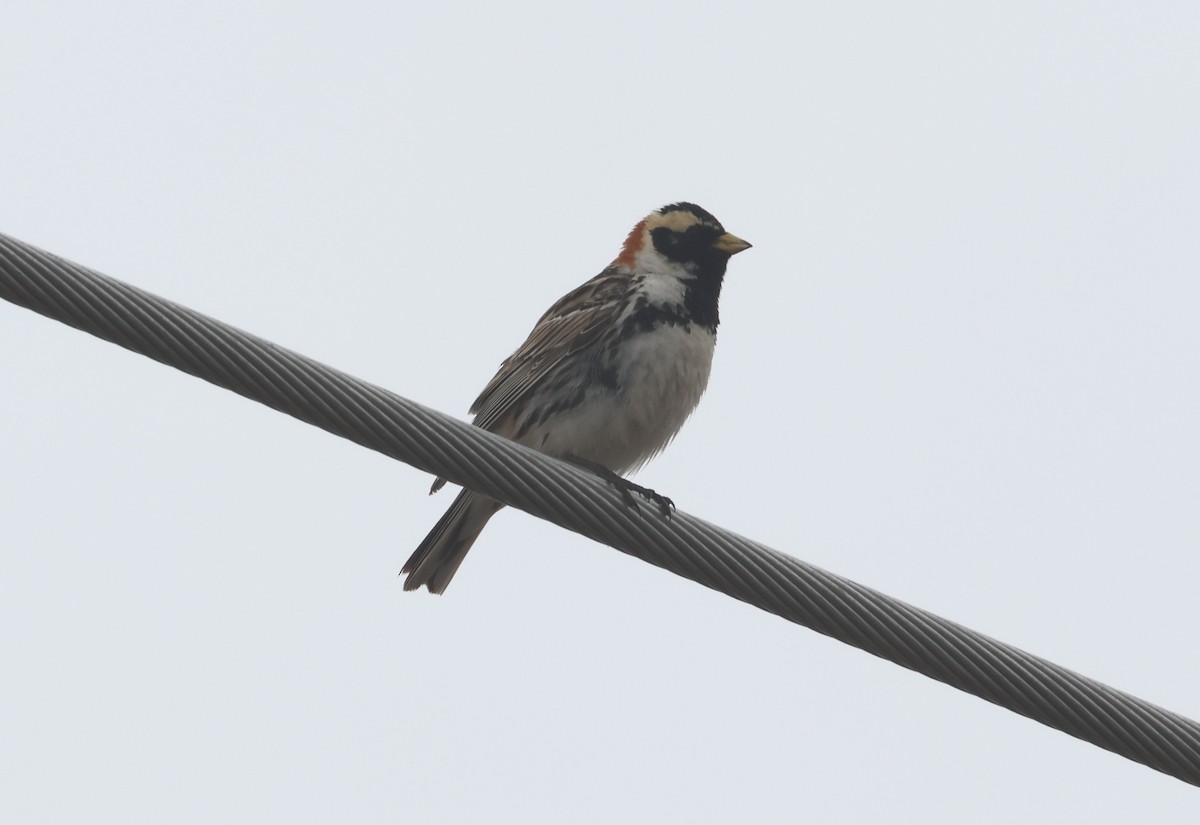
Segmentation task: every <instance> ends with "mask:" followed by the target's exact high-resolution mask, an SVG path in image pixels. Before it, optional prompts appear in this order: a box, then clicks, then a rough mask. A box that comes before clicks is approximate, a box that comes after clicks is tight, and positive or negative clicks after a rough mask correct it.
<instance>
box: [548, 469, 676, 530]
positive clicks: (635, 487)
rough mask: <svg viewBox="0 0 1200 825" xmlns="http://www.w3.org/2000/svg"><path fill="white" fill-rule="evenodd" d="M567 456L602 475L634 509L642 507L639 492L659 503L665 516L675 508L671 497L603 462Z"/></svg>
mask: <svg viewBox="0 0 1200 825" xmlns="http://www.w3.org/2000/svg"><path fill="white" fill-rule="evenodd" d="M565 458H566V460H567V461H569V462H571V463H572V464H575V465H578V466H580V467H583V468H584V469H585V470H591V471H592V472H593V473H595V474H596V475H598V476H600V478H602V479H604V480H605V481H607V482H608V483H609V484H611V485H612V486H613V487H615V488H616V489H617V492H618V493H620V494H621V500H622V501H624V502H625V503H626V504H628V505H629V506H630V507H632V508H633V509H635V510H638V509H641V508H640V507H639V506H638V502H637V499H636V498H634V497H633V494H634V493H637V494H638V495H639V496H641V497H642V498H644V499H645V500H646V501H652V502H654V503H655V504H657V505H658V509H659V511H661V512H662V514H663V515H664V516H666V517H667V518H670V517H671V511H672V510H674V509H675V502H673V501H671V499H669V498H667V497H666V496H664V495H660V494H659V493H656V492H655V491H654V490H651V489H650V488H649V487H643V486H642V485H640V484H634V483H633V482H632V481H630V480H629V479H627V478H625V477H623V476H620V475H617V474H616V473H614V472H613V471H612V470H610V469H608V468H607V467H605V466H604V465H603V464H597V463H596V462H595V461H588V460H587V459H583V458H579V457H578V456H573V455H570V456H566V457H565Z"/></svg>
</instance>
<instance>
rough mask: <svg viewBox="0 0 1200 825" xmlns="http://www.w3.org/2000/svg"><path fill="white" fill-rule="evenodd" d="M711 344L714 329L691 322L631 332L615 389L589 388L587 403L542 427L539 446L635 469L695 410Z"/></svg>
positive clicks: (709, 360) (620, 470)
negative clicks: (691, 323) (591, 389)
mask: <svg viewBox="0 0 1200 825" xmlns="http://www.w3.org/2000/svg"><path fill="white" fill-rule="evenodd" d="M715 344H716V336H715V335H714V334H713V333H712V332H709V331H708V330H706V329H703V328H701V327H697V326H695V325H690V326H689V327H687V328H686V330H685V328H684V327H683V326H679V325H676V326H667V325H664V326H661V327H659V328H657V329H655V330H653V331H651V332H646V333H642V334H638V335H633V336H631V337H630V338H628V339H626V340H625V341H624V342H623V343H622V349H621V355H620V358H619V362H618V363H619V365H618V367H617V376H616V379H617V386H618V389H617V391H616V392H612V391H608V390H600V388H596V391H595V392H592V393H589V398H588V401H587V403H584V404H581V405H579V406H578V407H576V408H574V409H573V410H571V411H570V412H568V413H566V414H564V415H562V416H560V417H557V418H556V420H555V421H553V422H552V423H549V424H548V425H547V427H546V428H545V430H544V431H543V432H542V433H540V434H539V437H538V440H540V441H541V442H542V444H541V447H540V448H541V449H542V450H543V451H545V452H548V453H550V454H552V455H573V456H577V457H579V458H583V459H587V460H588V461H595V462H599V463H600V464H603V465H604V466H606V467H608V468H609V469H611V470H613V471H615V472H618V473H626V472H630V471H632V470H635V469H637V468H638V467H640V466H641V465H642V464H644V463H645V462H646V461H647V460H649V459H650V458H652V457H653V456H654V455H656V454H657V453H658V452H659V451H660V450H662V448H663V447H665V446H667V444H668V443H670V441H671V439H672V438H674V437H675V434H676V433H677V432H679V428H680V427H682V426H683V423H684V422H685V421H686V420H687V418H688V416H689V415H691V414H692V411H693V410H694V409H695V408H696V404H697V403H698V402H699V401H700V396H701V395H703V394H704V390H705V388H706V387H707V386H708V376H709V373H710V371H711V369H712V356H713V349H714V346H715ZM534 443H535V444H536V443H537V442H536V441H535V442H534Z"/></svg>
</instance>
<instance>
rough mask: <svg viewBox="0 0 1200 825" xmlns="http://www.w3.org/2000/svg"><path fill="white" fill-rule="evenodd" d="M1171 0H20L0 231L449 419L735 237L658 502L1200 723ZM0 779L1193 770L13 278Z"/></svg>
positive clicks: (507, 805)
mask: <svg viewBox="0 0 1200 825" xmlns="http://www.w3.org/2000/svg"><path fill="white" fill-rule="evenodd" d="M1197 43H1200V7H1198V6H1196V4H1194V3H1185V2H1180V3H1157V4H1135V3H1006V4H992V5H990V6H988V7H987V8H983V7H982V4H961V3H933V2H922V3H906V4H891V3H840V4H821V5H820V6H819V7H805V6H803V5H801V6H794V7H788V6H786V4H780V3H754V2H751V3H743V4H738V5H728V4H727V5H717V4H704V3H679V2H673V3H661V4H646V3H627V2H606V3H604V4H565V3H564V4H551V3H536V4H535V3H518V4H511V3H509V4H493V3H478V2H463V3H441V4H421V5H420V6H417V5H414V4H406V3H399V4H397V3H349V4H347V3H342V4H338V5H337V6H336V7H335V6H333V5H328V4H314V3H274V4H250V5H247V4H245V3H229V2H213V3H206V4H197V5H193V6H191V7H184V6H179V5H178V4H176V5H174V6H169V7H167V6H163V5H162V4H154V3H78V2H76V3H72V2H65V3H38V4H24V5H22V6H19V7H14V8H12V9H10V10H9V11H8V12H7V13H6V21H5V25H4V27H3V29H2V30H0V99H2V100H3V108H4V125H3V126H0V157H2V158H4V162H3V163H2V164H0V192H2V193H3V196H2V197H0V232H5V233H8V234H11V235H14V236H16V237H19V238H22V239H24V240H26V241H29V242H31V243H34V244H37V245H39V246H42V247H44V248H46V249H49V250H51V251H53V252H56V253H58V254H61V255H63V256H66V257H68V258H71V259H73V260H76V261H78V262H80V263H83V264H86V265H88V266H91V267H93V268H96V269H99V270H100V271H103V272H106V273H107V274H109V275H112V276H114V277H117V278H121V279H123V280H126V281H129V282H131V283H134V284H137V285H139V286H141V287H143V288H145V289H148V290H150V291H152V292H155V293H158V294H161V295H164V296H167V297H169V298H171V299H173V300H176V301H179V302H181V303H183V304H186V305H188V306H191V307H193V308H195V309H198V310H200V311H203V312H207V313H209V314H211V315H214V316H216V317H218V318H220V319H222V320H225V321H227V322H230V323H233V324H235V325H237V326H239V327H242V328H244V329H247V330H250V331H252V332H254V333H256V334H259V335H262V336H264V337H266V338H268V339H271V340H274V341H276V342H278V343H280V344H283V345H285V346H288V347H292V348H294V349H297V350H299V351H300V352H303V353H305V354H307V355H310V356H312V357H315V358H318V359H320V360H323V361H325V362H327V363H329V364H332V365H334V366H337V367H339V368H342V369H345V370H347V371H349V372H351V373H353V374H356V375H359V376H361V377H363V378H366V379H368V380H371V381H373V382H375V383H378V384H381V385H383V386H386V387H388V388H390V389H393V390H395V391H397V392H399V393H401V394H403V395H406V396H408V397H410V398H413V399H416V400H418V401H420V402H422V403H425V404H427V405H430V406H433V407H437V408H440V409H443V410H446V411H450V412H454V413H457V414H463V415H464V417H465V411H466V408H467V406H468V405H469V404H470V402H471V400H472V399H473V398H474V397H475V395H476V393H477V392H478V390H479V389H480V388H481V387H482V385H483V384H484V382H485V381H486V380H487V379H488V378H489V377H490V376H491V374H492V373H493V371H494V370H495V368H496V366H497V365H498V363H499V362H500V360H501V359H502V358H503V357H504V356H506V355H507V354H508V353H509V352H510V351H511V350H512V349H513V348H514V347H515V346H516V345H517V344H519V343H520V341H521V340H522V338H523V337H524V335H525V334H526V333H527V332H528V330H529V327H530V326H531V325H532V323H533V321H534V320H535V319H536V318H537V317H538V316H539V315H540V314H541V312H542V311H543V310H544V309H545V308H546V307H547V306H548V305H549V304H550V303H551V302H552V301H553V300H555V299H556V298H557V297H558V296H559V295H561V294H562V293H563V292H565V291H566V290H568V289H570V288H571V287H573V286H575V285H577V284H578V283H580V282H581V281H583V280H585V279H587V278H589V277H591V276H592V275H594V274H595V273H596V272H598V271H599V270H600V269H601V268H602V267H603V266H604V265H605V264H607V263H608V261H609V260H610V259H611V258H612V257H613V255H614V254H615V252H616V250H617V247H618V246H619V244H620V242H621V240H622V239H623V238H624V235H625V233H626V232H627V231H628V229H629V227H630V226H631V225H632V224H633V223H634V222H635V221H636V220H638V219H639V218H640V217H641V216H642V215H643V214H644V213H646V212H648V211H649V210H650V209H653V208H655V207H657V206H660V205H662V204H664V203H668V202H670V201H675V200H681V199H688V200H693V201H695V202H697V203H699V204H701V205H703V206H704V207H706V208H707V209H709V210H711V211H712V212H713V213H715V214H716V215H717V216H718V217H719V218H720V219H721V220H722V221H723V222H724V223H725V225H726V226H727V227H728V228H729V229H730V230H731V231H734V232H736V233H737V234H739V235H741V236H742V237H745V238H746V239H747V240H750V241H751V242H753V243H754V244H755V248H754V249H753V250H751V251H750V252H747V253H746V254H744V255H740V256H738V257H737V258H736V259H734V261H733V262H732V264H731V267H730V275H729V277H728V279H727V282H726V289H725V293H724V297H723V302H722V319H723V323H722V327H721V336H720V342H719V345H718V348H717V357H716V362H715V365H714V371H713V378H712V382H711V384H710V388H709V392H708V394H707V396H706V398H705V400H704V401H703V402H702V403H701V406H700V409H699V411H698V412H697V414H696V415H695V417H694V418H693V419H692V420H691V421H690V422H689V423H688V425H687V426H686V427H685V429H684V431H683V433H682V434H681V436H680V437H679V438H678V439H677V440H676V442H675V443H674V444H673V445H672V446H671V448H669V449H668V451H667V452H666V453H665V454H664V455H663V456H661V457H660V458H659V459H657V460H656V461H655V462H654V463H652V464H651V465H649V466H648V467H647V468H646V469H645V470H643V471H642V472H641V474H640V475H639V476H638V478H639V480H641V481H642V482H644V483H646V484H649V485H650V486H652V487H655V488H656V489H658V490H660V491H662V492H664V493H666V494H668V495H670V496H672V497H673V498H674V500H675V501H676V503H677V504H678V505H679V507H680V508H681V509H683V510H686V511H688V512H691V513H694V514H696V515H699V516H701V517H704V518H706V519H709V520H711V521H714V522H716V523H718V524H721V525H724V526H726V527H729V528H732V529H734V530H737V531H738V532H740V533H743V534H746V535H749V536H751V537H753V538H756V539H758V540H761V541H763V542H765V543H767V544H770V545H772V546H774V547H776V548H778V549H780V550H783V551H785V552H789V553H792V554H794V555H796V556H799V557H800V558H803V559H805V560H808V561H811V562H813V563H816V564H819V565H821V566H822V567H825V568H827V569H830V570H833V571H836V572H838V573H841V574H844V575H847V576H850V577H851V578H854V579H856V580H858V581H861V582H863V583H865V584H868V585H870V586H872V587H875V588H877V589H880V590H882V591H884V592H887V593H891V594H893V595H895V596H898V597H900V598H902V599H905V600H906V601H909V602H912V603H914V604H917V605H920V606H922V607H925V608H927V609H930V610H933V611H936V612H938V613H941V614H942V615H945V616H947V617H949V618H952V619H954V620H956V621H959V622H961V623H963V624H966V625H968V626H970V627H973V628H976V629H978V630H981V631H983V632H986V633H988V634H990V635H993V636H995V637H997V638H1000V639H1003V640H1005V641H1007V642H1010V643H1013V644H1016V645H1019V646H1021V647H1024V648H1025V649H1027V650H1030V651H1032V652H1034V653H1037V654H1039V655H1042V656H1045V657H1047V658H1049V659H1051V660H1053V661H1056V662H1058V663H1060V664H1063V665H1065V666H1068V667H1071V668H1073V669H1075V670H1078V671H1080V672H1082V673H1085V674H1088V675H1089V676H1092V677H1094V678H1098V679H1101V680H1103V681H1105V682H1108V683H1110V684H1112V685H1114V686H1116V687H1119V688H1121V689H1124V690H1127V691H1130V692H1132V693H1134V694H1137V695H1139V696H1142V697H1143V698H1146V699H1148V700H1150V701H1153V702H1156V703H1158V704H1161V705H1163V706H1165V707H1167V708H1170V709H1172V710H1175V711H1177V712H1180V713H1183V714H1185V715H1188V716H1191V717H1193V718H1195V717H1198V716H1200V662H1198V661H1197V653H1196V628H1197V626H1198V625H1200V606H1198V604H1197V599H1196V596H1195V593H1196V582H1197V581H1198V580H1200V554H1198V552H1197V550H1198V548H1200V516H1198V514H1197V513H1198V510H1197V502H1198V501H1200V424H1198V423H1197V422H1198V421H1200V381H1198V378H1197V376H1198V375H1200V323H1197V316H1198V315H1200V234H1198V233H1197V227H1198V226H1200V151H1198V150H1197V147H1198V146H1200V104H1198V103H1197V101H1200V50H1198V49H1197V46H1196V44H1197ZM0 388H2V389H0V391H2V392H3V395H4V398H5V403H4V404H2V405H0V464H2V466H3V468H4V470H3V472H0V502H2V503H0V512H2V515H3V522H4V528H3V551H2V556H0V558H2V559H3V562H4V572H3V575H2V576H0V655H2V656H3V659H4V662H5V676H4V678H3V680H2V683H0V685H2V686H0V820H3V821H5V822H21V823H40V822H46V823H49V822H56V823H57V822H89V823H90V822H114V823H117V822H119V823H129V822H173V823H176V822H178V823H186V822H195V823H213V822H288V823H305V822H314V823H316V822H331V821H341V822H363V823H376V822H378V823H388V822H447V823H454V822H571V823H611V822H623V823H639V822H646V823H651V822H653V823H658V822H691V823H721V822H731V821H755V822H792V821H814V822H826V821H832V822H869V821H879V820H882V819H884V818H885V817H886V818H887V819H888V821H891V822H921V823H961V822H982V823H1011V822H1014V821H1035V822H1037V821H1064V820H1071V821H1079V822H1083V821H1088V822H1100V823H1107V822H1133V821H1137V822H1157V823H1185V822H1186V823H1193V822H1195V821H1196V815H1197V812H1198V811H1200V802H1198V799H1200V798H1198V797H1197V791H1196V789H1195V788H1192V787H1189V786H1187V785H1184V784H1183V783H1181V782H1179V781H1177V780H1174V779H1170V778H1167V777H1165V776H1162V775H1160V774H1157V773H1155V772H1154V771H1152V770H1150V769H1148V768H1144V767H1142V766H1140V765H1137V764H1134V763H1132V762H1128V761H1126V760H1124V759H1122V758H1120V757H1116V756H1113V755H1111V754H1109V753H1107V752H1104V751H1102V750H1099V749H1097V748H1095V747H1093V746H1091V745H1086V744H1084V743H1081V742H1078V741H1076V740H1074V739H1071V738H1069V737H1067V736H1065V735H1063V734H1060V733H1057V732H1055V731H1052V730H1050V729H1048V728H1045V727H1042V726H1041V725H1038V724H1036V723H1033V722H1030V721H1028V720H1025V719H1023V718H1021V717H1018V716H1016V715H1014V714H1012V713H1009V712H1007V711H1004V710H1001V709H999V708H996V707H993V706H992V705H989V704H987V703H985V702H983V701H981V700H979V699H975V698H973V697H970V696H967V695H965V694H961V693H958V692H956V691H954V690H952V689H950V688H947V687H945V686H943V685H941V684H939V683H936V682H933V681H930V680H929V679H926V678H924V677H921V676H918V675H916V674H913V673H909V672H907V671H904V670H902V669H900V668H898V667H896V666H894V665H891V664H889V663H887V662H883V661H880V660H876V659H874V658H872V657H871V656H868V655H867V654H864V653H862V652H860V651H857V650H855V649H852V648H848V647H846V646H844V645H841V644H839V643H836V642H833V641H830V640H828V639H825V638H824V637H821V636H819V635H817V634H815V633H813V632H811V631H809V630H806V629H804V628H801V627H797V626H793V625H789V624H787V623H785V622H783V621H781V620H779V619H777V618H775V617H772V616H769V615H766V614H763V613H760V612H757V611H755V610H753V609H751V608H749V607H747V606H745V605H742V604H740V603H737V602H734V601H732V600H729V599H726V598H724V597H721V596H719V595H718V594H715V593H712V592H709V591H707V590H705V589H703V588H701V587H698V586H696V585H694V584H692V583H690V582H687V581H683V580H681V579H677V578H674V577H672V576H670V575H669V574H667V573H664V572H662V571H660V570H657V569H654V568H651V567H649V566H647V565H645V564H642V563H640V562H637V561H635V560H633V559H631V558H628V557H625V556H623V555H621V554H619V553H617V552H615V551H612V550H609V549H607V548H604V547H600V546H598V545H595V544H592V543H590V542H588V541H587V540H585V539H582V538H580V537H578V536H575V535H572V534H569V533H565V532H563V531H560V530H558V529H557V528H554V527H552V526H550V525H547V524H545V523H542V522H539V521H537V520H535V519H533V518H531V517H529V516H525V515H523V514H521V513H518V512H506V513H503V514H502V515H500V516H499V517H497V518H496V519H495V520H494V521H493V522H492V524H491V525H490V526H489V528H488V530H487V532H486V533H485V534H484V536H483V538H482V539H481V540H480V542H479V544H478V545H477V546H476V549H475V550H474V551H473V552H472V554H471V556H470V557H469V558H468V560H467V563H466V564H465V565H464V567H463V569H462V571H461V572H460V574H459V576H458V578H457V579H456V580H455V582H454V584H453V586H452V587H451V588H450V590H449V592H448V593H447V595H446V596H445V597H442V598H436V597H431V596H429V595H427V594H425V593H424V592H421V593H415V594H413V593H410V594H405V593H403V592H402V591H401V581H400V579H399V578H398V577H397V575H396V574H397V572H398V571H399V569H400V566H401V564H402V563H403V562H404V560H405V559H406V558H407V557H408V555H409V553H410V552H411V550H412V549H413V547H414V546H415V545H416V544H417V542H418V541H419V540H420V539H421V538H422V537H423V536H424V535H425V533H426V531H427V530H428V529H429V527H431V526H432V524H433V523H434V522H435V521H436V520H437V518H438V517H439V516H440V514H441V513H442V511H443V510H444V509H445V507H446V506H448V504H449V502H450V498H451V495H450V494H449V493H443V494H442V495H439V496H437V497H434V498H432V499H430V498H428V497H426V495H425V491H426V489H427V487H428V483H429V479H428V478H427V477H425V476H424V475H422V474H421V473H418V472H417V471H415V470H413V469H412V468H409V467H407V466H405V465H401V464H397V463H395V462H392V461H390V460H387V459H384V458H382V457H381V456H378V455H375V454H373V453H370V452H368V451H366V450H363V449H361V448H359V447H356V446H354V445H352V444H349V443H348V442H343V441H341V440H339V439H336V438H334V437H331V436H329V435H327V434H325V433H323V432H321V431H318V430H315V429H313V428H310V427H307V426H305V425H302V424H299V423H297V422H295V421H293V420H292V419H290V418H287V417H284V416H281V415H279V414H277V413H274V412H272V411H270V410H268V409H266V408H264V407H260V406H257V405H255V404H253V403H251V402H248V401H245V400H243V399H241V398H238V397H236V396H234V395H232V394H230V393H227V392H225V391H222V390H218V389H216V388H214V387H211V386H209V385H207V384H204V383H203V382H200V381H197V380H195V379H193V378H190V377H188V376H185V375H183V374H182V373H178V372H175V371H173V370H171V369H168V368H166V367H163V366H161V365H158V364H156V363H154V362H151V361H149V360H147V359H145V358H142V357H140V356H135V355H132V354H130V353H127V352H125V351H124V350H121V349H118V348H116V347H114V346H111V345H109V344H106V343H103V342H101V341H99V340H97V339H94V338H91V337H89V336H86V335H84V334H82V333H79V332H76V331H74V330H71V329H69V328H67V327H64V326H62V325H60V324H57V323H55V322H51V321H49V320H47V319H44V318H41V317H39V316H36V315H33V314H32V313H30V312H28V311H25V310H22V309H19V308H16V307H13V306H11V305H9V304H0Z"/></svg>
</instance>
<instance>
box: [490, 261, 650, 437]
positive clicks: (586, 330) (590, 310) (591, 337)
mask: <svg viewBox="0 0 1200 825" xmlns="http://www.w3.org/2000/svg"><path fill="white" fill-rule="evenodd" d="M629 287H630V283H629V275H628V273H626V272H625V271H623V270H619V269H614V268H609V269H606V270H604V272H601V273H600V274H599V275H597V276H596V277H595V278H593V279H592V280H590V281H588V282H587V283H585V284H583V285H582V286H581V287H579V288H578V289H575V290H573V291H572V292H569V293H567V294H566V295H564V296H563V297H562V298H561V299H560V300H559V301H558V302H557V303H556V304H554V306H552V307H550V309H549V310H547V311H546V314H545V315H543V316H542V317H541V319H539V320H538V322H537V323H536V324H535V325H534V327H533V331H532V332H530V333H529V337H528V338H527V339H526V340H525V343H524V344H522V345H521V346H520V347H519V348H518V349H517V351H516V352H514V353H513V354H512V355H510V356H509V357H508V358H506V359H505V361H504V363H503V364H501V365H500V370H499V371H498V372H497V373H496V375H495V377H493V378H492V380H491V381H489V382H488V385H487V386H486V387H484V388H483V392H481V393H480V394H479V397H478V398H477V399H475V403H474V404H472V405H471V412H472V413H474V414H475V426H477V427H482V428H483V429H485V430H490V429H492V428H493V427H494V426H495V425H496V424H497V423H498V422H499V421H501V420H502V419H503V418H504V416H505V414H506V413H508V412H509V411H511V410H512V409H513V407H514V406H515V405H517V404H518V403H520V402H521V400H522V399H524V398H526V397H527V396H528V394H529V393H530V391H531V390H533V389H534V388H536V387H537V386H538V384H539V382H541V380H542V379H543V378H545V377H546V375H547V374H548V373H550V372H551V371H552V370H553V369H554V368H555V367H556V366H558V365H559V364H561V363H562V361H563V359H565V358H567V357H568V356H570V355H571V354H572V353H576V352H579V351H580V350H582V349H585V348H587V347H588V346H590V345H591V344H592V343H594V342H595V341H596V339H597V338H598V337H599V336H600V334H601V333H602V332H603V331H604V330H606V329H609V328H611V327H613V326H614V325H615V324H616V322H617V318H618V316H619V315H620V312H621V307H622V306H623V304H624V298H625V297H626V295H627V292H628V290H629Z"/></svg>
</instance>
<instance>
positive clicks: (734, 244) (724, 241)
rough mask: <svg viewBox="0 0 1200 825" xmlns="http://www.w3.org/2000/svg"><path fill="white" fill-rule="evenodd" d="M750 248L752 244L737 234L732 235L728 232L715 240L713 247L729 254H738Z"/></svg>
mask: <svg viewBox="0 0 1200 825" xmlns="http://www.w3.org/2000/svg"><path fill="white" fill-rule="evenodd" d="M749 248H750V244H748V243H746V242H745V241H743V240H742V239H741V238H739V237H738V236H737V235H731V234H729V233H728V232H726V233H725V234H724V235H722V236H721V237H719V238H717V239H716V240H715V241H713V249H716V250H718V251H720V252H724V253H726V254H727V255H736V254H738V253H739V252H741V251H742V250H743V249H749Z"/></svg>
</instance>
